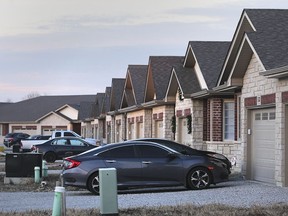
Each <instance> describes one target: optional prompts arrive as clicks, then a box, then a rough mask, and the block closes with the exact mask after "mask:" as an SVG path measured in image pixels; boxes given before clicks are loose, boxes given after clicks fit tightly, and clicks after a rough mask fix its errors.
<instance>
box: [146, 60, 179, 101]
mask: <svg viewBox="0 0 288 216" xmlns="http://www.w3.org/2000/svg"><path fill="white" fill-rule="evenodd" d="M183 61H184V57H183V56H150V58H149V64H148V73H147V78H146V87H145V100H144V102H150V101H153V100H165V96H166V91H167V88H168V84H169V79H170V75H171V72H172V68H173V66H174V65H178V64H183Z"/></svg>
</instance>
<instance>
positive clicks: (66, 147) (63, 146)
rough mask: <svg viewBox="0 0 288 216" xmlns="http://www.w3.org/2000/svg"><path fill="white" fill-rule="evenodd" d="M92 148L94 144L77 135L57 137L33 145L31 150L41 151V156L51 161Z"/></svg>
mask: <svg viewBox="0 0 288 216" xmlns="http://www.w3.org/2000/svg"><path fill="white" fill-rule="evenodd" d="M92 148H95V145H92V144H90V143H88V142H86V141H85V140H83V139H81V138H78V137H57V138H55V139H51V140H48V141H46V142H44V143H42V144H38V145H33V146H32V149H31V151H33V152H39V153H43V158H44V159H45V160H46V161H47V162H51V163H53V162H55V160H57V159H62V158H63V157H67V156H70V155H76V154H79V153H82V152H84V151H87V150H89V149H92Z"/></svg>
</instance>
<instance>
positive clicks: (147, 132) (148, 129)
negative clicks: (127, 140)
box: [143, 109, 152, 138]
mask: <svg viewBox="0 0 288 216" xmlns="http://www.w3.org/2000/svg"><path fill="white" fill-rule="evenodd" d="M143 121H144V137H145V138H149V137H152V109H145V110H144V119H143Z"/></svg>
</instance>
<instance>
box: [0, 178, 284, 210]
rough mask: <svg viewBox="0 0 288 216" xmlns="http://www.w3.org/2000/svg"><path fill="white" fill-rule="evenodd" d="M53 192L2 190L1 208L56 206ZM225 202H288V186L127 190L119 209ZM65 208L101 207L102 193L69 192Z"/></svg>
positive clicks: (240, 183)
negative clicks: (100, 196) (96, 194)
mask: <svg viewBox="0 0 288 216" xmlns="http://www.w3.org/2000/svg"><path fill="white" fill-rule="evenodd" d="M53 200H54V192H12V193H11V192H9V193H8V192H1V193H0V211H1V212H10V211H21V212H22V211H26V210H30V209H53ZM215 203H218V204H225V205H230V206H242V207H249V206H252V205H270V204H276V203H286V204H288V188H282V187H277V186H272V185H267V184H262V183H257V182H253V181H244V180H240V181H229V182H225V183H222V184H218V185H216V186H211V188H209V189H206V190H202V191H192V190H186V189H183V188H174V189H159V190H137V191H128V192H127V191H125V192H121V193H119V194H118V208H119V209H123V208H130V207H144V206H145V207H148V206H164V205H183V204H194V205H205V204H215ZM66 208H78V209H88V208H100V198H99V196H94V195H92V194H91V193H90V192H86V191H77V192H73V191H67V192H66Z"/></svg>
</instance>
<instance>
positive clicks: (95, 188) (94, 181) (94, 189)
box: [88, 172, 99, 195]
mask: <svg viewBox="0 0 288 216" xmlns="http://www.w3.org/2000/svg"><path fill="white" fill-rule="evenodd" d="M88 190H89V191H90V192H91V193H93V194H95V195H99V173H98V172H96V173H94V174H92V175H91V176H90V178H89V180H88Z"/></svg>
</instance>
